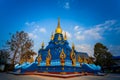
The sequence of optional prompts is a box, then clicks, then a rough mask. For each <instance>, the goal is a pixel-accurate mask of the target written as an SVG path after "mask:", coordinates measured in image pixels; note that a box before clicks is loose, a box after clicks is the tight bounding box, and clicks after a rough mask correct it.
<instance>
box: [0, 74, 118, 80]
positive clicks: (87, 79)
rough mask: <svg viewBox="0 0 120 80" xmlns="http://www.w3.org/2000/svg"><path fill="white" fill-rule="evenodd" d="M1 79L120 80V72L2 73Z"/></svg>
mask: <svg viewBox="0 0 120 80" xmlns="http://www.w3.org/2000/svg"><path fill="white" fill-rule="evenodd" d="M0 80H120V74H107V75H105V76H92V75H88V76H78V77H72V78H56V77H48V76H39V75H13V74H7V73H0Z"/></svg>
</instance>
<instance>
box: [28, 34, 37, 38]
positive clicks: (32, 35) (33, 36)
mask: <svg viewBox="0 0 120 80" xmlns="http://www.w3.org/2000/svg"><path fill="white" fill-rule="evenodd" d="M28 36H29V37H30V38H33V39H36V38H37V37H38V36H37V35H36V34H34V33H28Z"/></svg>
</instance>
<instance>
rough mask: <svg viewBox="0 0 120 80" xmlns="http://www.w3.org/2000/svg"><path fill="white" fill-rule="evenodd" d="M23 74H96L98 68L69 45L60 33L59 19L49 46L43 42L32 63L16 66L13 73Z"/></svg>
mask: <svg viewBox="0 0 120 80" xmlns="http://www.w3.org/2000/svg"><path fill="white" fill-rule="evenodd" d="M17 70H20V72H21V73H25V72H49V73H63V72H64V73H74V72H93V73H95V72H98V71H100V66H96V65H95V64H93V63H92V60H90V59H89V56H88V54H87V53H83V52H78V51H76V50H75V45H74V44H72V46H70V45H69V42H68V41H67V35H66V33H64V36H63V33H62V28H61V26H60V19H58V25H57V28H56V29H55V34H53V33H52V35H51V38H50V41H49V44H48V45H47V46H46V47H45V45H44V42H43V43H42V44H41V48H40V49H39V50H38V56H37V58H36V59H35V61H34V62H33V63H26V62H25V63H23V64H21V65H16V67H15V71H17Z"/></svg>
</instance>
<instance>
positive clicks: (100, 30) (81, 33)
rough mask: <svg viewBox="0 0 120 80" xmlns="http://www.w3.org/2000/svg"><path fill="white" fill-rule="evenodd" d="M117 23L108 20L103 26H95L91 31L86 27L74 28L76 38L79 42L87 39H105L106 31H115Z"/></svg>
mask: <svg viewBox="0 0 120 80" xmlns="http://www.w3.org/2000/svg"><path fill="white" fill-rule="evenodd" d="M115 23H116V21H115V20H108V21H105V22H104V23H102V24H98V25H95V26H93V27H91V28H89V29H86V28H84V27H80V26H78V25H77V26H75V27H74V31H75V33H74V36H75V38H76V39H77V40H85V39H92V40H99V39H103V34H104V33H105V32H106V31H111V30H114V28H113V27H112V26H113V25H114V24H115Z"/></svg>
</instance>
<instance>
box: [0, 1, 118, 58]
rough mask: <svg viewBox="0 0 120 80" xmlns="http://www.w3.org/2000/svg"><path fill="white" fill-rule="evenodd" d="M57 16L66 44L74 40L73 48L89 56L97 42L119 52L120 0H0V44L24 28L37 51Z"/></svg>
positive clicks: (52, 30) (50, 31)
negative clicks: (65, 34)
mask: <svg viewBox="0 0 120 80" xmlns="http://www.w3.org/2000/svg"><path fill="white" fill-rule="evenodd" d="M58 17H60V24H61V28H62V30H63V34H64V32H66V33H67V37H68V42H69V45H70V46H72V43H74V44H75V49H76V50H77V51H81V52H87V53H88V54H89V55H90V56H93V53H94V51H93V49H94V45H95V44H96V43H97V42H100V43H102V44H104V45H105V46H106V47H107V48H108V49H109V51H110V52H111V53H112V54H113V55H114V56H120V37H119V36H120V0H0V48H3V45H5V42H6V41H7V40H9V39H10V35H9V33H12V34H14V33H15V32H16V31H22V30H24V31H25V32H27V33H28V34H29V37H30V38H31V39H32V40H33V41H34V47H33V49H34V51H36V52H38V49H39V48H41V43H42V42H44V43H45V46H47V45H48V42H49V41H50V37H51V34H52V32H53V33H55V29H56V27H57V22H58Z"/></svg>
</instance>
